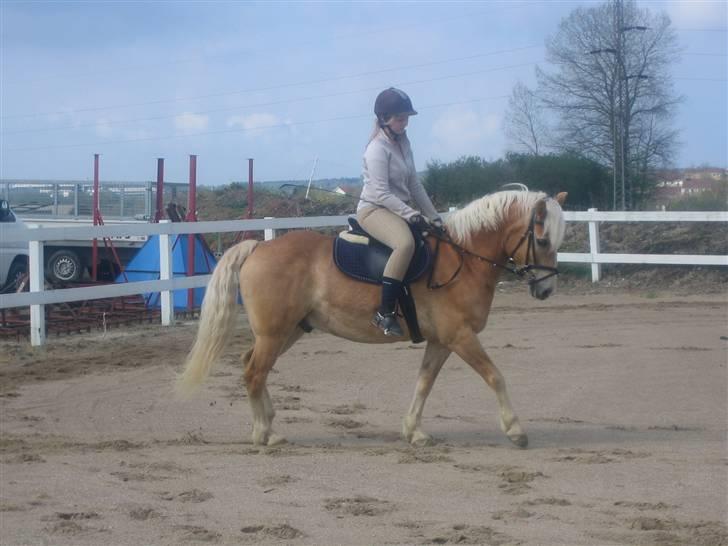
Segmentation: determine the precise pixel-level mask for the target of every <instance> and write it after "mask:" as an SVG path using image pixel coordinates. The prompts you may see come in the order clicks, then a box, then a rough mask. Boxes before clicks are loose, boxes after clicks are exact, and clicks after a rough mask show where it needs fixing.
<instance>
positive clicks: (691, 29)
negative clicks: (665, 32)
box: [673, 28, 728, 32]
mask: <svg viewBox="0 0 728 546" xmlns="http://www.w3.org/2000/svg"><path fill="white" fill-rule="evenodd" d="M673 30H677V31H679V32H728V28H676V29H673Z"/></svg>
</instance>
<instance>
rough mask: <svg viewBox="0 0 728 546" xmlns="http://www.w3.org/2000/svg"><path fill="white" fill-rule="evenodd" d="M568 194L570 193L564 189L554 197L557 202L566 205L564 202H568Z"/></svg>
mask: <svg viewBox="0 0 728 546" xmlns="http://www.w3.org/2000/svg"><path fill="white" fill-rule="evenodd" d="M567 195H569V194H568V193H567V192H565V191H562V192H560V193H557V194H556V197H554V199H556V202H557V203H558V204H559V205H561V206H562V207H563V206H564V202H566V196H567Z"/></svg>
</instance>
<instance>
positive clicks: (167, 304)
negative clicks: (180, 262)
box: [159, 220, 174, 326]
mask: <svg viewBox="0 0 728 546" xmlns="http://www.w3.org/2000/svg"><path fill="white" fill-rule="evenodd" d="M159 223H160V224H169V223H170V221H169V220H160V221H159ZM170 239H171V237H170V235H169V233H160V234H159V280H161V281H167V280H170V279H171V278H172V277H173V276H174V273H173V271H172V267H173V262H172V245H171V244H170ZM159 299H160V305H161V314H162V326H172V325H173V324H174V292H173V291H171V290H162V291H161V292H160V293H159Z"/></svg>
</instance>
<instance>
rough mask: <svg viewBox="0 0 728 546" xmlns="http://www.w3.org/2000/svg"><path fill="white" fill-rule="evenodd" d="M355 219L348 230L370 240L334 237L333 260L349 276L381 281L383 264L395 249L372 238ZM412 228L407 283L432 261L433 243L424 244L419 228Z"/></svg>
mask: <svg viewBox="0 0 728 546" xmlns="http://www.w3.org/2000/svg"><path fill="white" fill-rule="evenodd" d="M352 220H353V219H352V218H350V219H349V223H350V224H352V228H353V229H352V231H350V232H349V233H353V234H356V235H359V236H363V237H367V238H368V244H363V243H352V242H350V241H347V240H345V239H342V238H341V237H337V238H336V240H335V241H334V263H335V264H336V266H337V267H338V268H339V269H340V270H341V271H342V272H343V273H345V274H346V275H349V276H350V277H353V278H355V279H358V280H360V281H364V282H369V283H372V284H381V283H382V275H383V273H384V267H385V266H386V265H387V260H388V259H389V256H390V254H392V249H391V248H389V247H388V246H386V245H383V244H382V243H380V242H379V241H377V240H375V239H374V238H372V237H371V236H370V235H368V234H367V233H366V232H364V231H363V230H362V229H361V227H360V226H359V225H358V224H357V223H356V221H352ZM411 229H412V235H413V236H414V238H415V255H414V256H413V258H412V262H411V263H410V266H409V269H408V270H407V274H406V275H405V278H404V283H405V284H409V283H411V282H414V281H416V280H417V279H419V278H420V277H421V276H422V275H423V274H424V273H425V271H427V270H428V269H429V267H430V265H431V264H432V253H431V251H430V247H429V246H428V245H427V244H425V242H424V240H423V239H422V235H421V234H420V232H419V231H417V230H416V229H413V228H411Z"/></svg>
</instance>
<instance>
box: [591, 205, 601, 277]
mask: <svg viewBox="0 0 728 546" xmlns="http://www.w3.org/2000/svg"><path fill="white" fill-rule="evenodd" d="M587 210H588V211H589V212H596V211H597V210H598V209H587ZM589 253H590V254H591V274H592V282H599V281H600V280H601V278H602V264H600V263H597V261H596V259H597V254H599V222H596V221H593V220H589Z"/></svg>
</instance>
